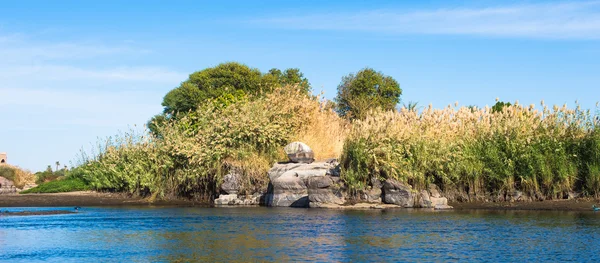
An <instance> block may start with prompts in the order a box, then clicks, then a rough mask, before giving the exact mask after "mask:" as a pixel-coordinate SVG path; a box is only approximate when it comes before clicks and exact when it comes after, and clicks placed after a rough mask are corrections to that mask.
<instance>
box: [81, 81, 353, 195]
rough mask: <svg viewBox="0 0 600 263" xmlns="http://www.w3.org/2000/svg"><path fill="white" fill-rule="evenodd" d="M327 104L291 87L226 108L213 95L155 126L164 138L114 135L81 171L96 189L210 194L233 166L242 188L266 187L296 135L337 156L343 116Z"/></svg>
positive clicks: (325, 153)
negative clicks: (268, 174)
mask: <svg viewBox="0 0 600 263" xmlns="http://www.w3.org/2000/svg"><path fill="white" fill-rule="evenodd" d="M322 105H323V104H322V102H321V101H319V100H318V99H317V98H313V97H311V96H308V95H306V94H304V93H303V92H299V91H294V90H293V89H290V88H283V89H278V90H275V91H274V92H271V93H268V94H266V95H264V96H259V97H249V98H246V99H243V100H240V101H237V102H236V103H233V104H230V105H228V106H225V107H223V106H222V104H220V103H216V100H213V101H212V103H204V104H202V105H200V106H199V108H198V109H197V110H195V111H193V112H191V113H189V114H187V115H186V116H184V117H181V118H178V119H176V120H168V121H165V122H164V123H163V125H159V126H157V129H158V131H159V132H160V134H161V137H160V138H157V137H148V136H147V135H138V134H125V135H123V136H119V137H115V138H110V139H109V140H108V141H107V142H106V144H105V146H103V150H102V152H101V153H100V154H99V155H98V156H93V157H90V158H87V159H85V160H84V161H83V164H82V165H81V166H80V169H81V170H82V174H84V179H85V180H86V181H89V182H90V185H91V186H92V187H93V188H95V189H100V190H111V191H126V192H130V193H135V194H140V195H143V196H158V197H165V196H167V197H169V196H171V197H173V196H185V197H192V198H198V199H210V198H211V197H212V196H213V195H214V194H216V192H217V188H218V186H219V184H220V181H221V178H222V177H223V176H224V175H225V174H226V173H227V172H228V171H229V170H230V169H231V168H232V167H236V168H237V169H240V170H242V171H243V174H244V178H243V189H242V194H243V193H253V192H254V191H256V190H259V189H262V190H264V189H266V186H267V183H268V182H267V177H266V171H267V170H268V169H269V168H270V167H271V166H272V165H273V163H274V162H276V161H280V160H285V156H284V154H283V151H282V149H283V147H284V146H285V145H286V144H287V143H289V142H291V141H293V140H303V141H307V142H319V143H320V145H315V147H314V150H315V152H316V154H317V157H318V158H330V157H337V156H339V154H340V152H341V150H342V143H343V140H344V138H343V137H342V136H344V125H345V122H343V121H341V120H340V119H339V118H338V117H337V115H336V114H335V112H333V111H332V110H330V109H327V108H326V107H321V106H322ZM315 138H316V139H315ZM324 138H325V139H324Z"/></svg>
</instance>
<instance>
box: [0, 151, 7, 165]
mask: <svg viewBox="0 0 600 263" xmlns="http://www.w3.org/2000/svg"><path fill="white" fill-rule="evenodd" d="M7 163H8V160H7V156H6V153H0V165H5V164H7Z"/></svg>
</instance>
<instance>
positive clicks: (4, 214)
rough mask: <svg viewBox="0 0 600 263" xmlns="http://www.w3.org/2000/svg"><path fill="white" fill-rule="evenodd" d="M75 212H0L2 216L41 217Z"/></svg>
mask: <svg viewBox="0 0 600 263" xmlns="http://www.w3.org/2000/svg"><path fill="white" fill-rule="evenodd" d="M74 213H75V212H73V211H61V210H53V211H19V212H7V211H4V212H0V216H40V215H64V214H74Z"/></svg>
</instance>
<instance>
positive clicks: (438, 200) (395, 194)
mask: <svg viewBox="0 0 600 263" xmlns="http://www.w3.org/2000/svg"><path fill="white" fill-rule="evenodd" d="M383 202H384V203H386V204H395V205H398V206H401V207H405V208H434V209H452V207H451V206H449V205H448V199H447V198H445V197H442V196H441V195H440V193H439V190H438V189H437V186H435V185H431V186H430V187H429V189H428V190H421V191H420V192H418V193H416V192H415V191H413V189H412V187H411V186H410V185H408V184H404V183H401V182H399V181H397V180H394V179H387V180H385V182H384V183H383Z"/></svg>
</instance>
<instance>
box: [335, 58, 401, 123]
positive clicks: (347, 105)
mask: <svg viewBox="0 0 600 263" xmlns="http://www.w3.org/2000/svg"><path fill="white" fill-rule="evenodd" d="M400 95H402V89H400V85H399V84H398V82H397V81H396V80H394V79H393V78H392V77H390V76H386V75H383V73H381V72H378V71H375V70H374V69H372V68H364V69H362V70H360V71H359V72H358V73H356V74H352V73H351V74H349V75H347V76H344V77H343V78H342V82H341V83H340V84H339V85H338V92H337V96H336V97H335V102H336V103H337V107H336V109H337V112H338V114H339V115H340V116H345V117H349V118H351V119H364V118H365V117H366V116H367V113H368V111H369V110H370V109H374V108H380V109H383V110H393V109H395V107H396V105H397V104H398V103H399V102H400Z"/></svg>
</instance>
